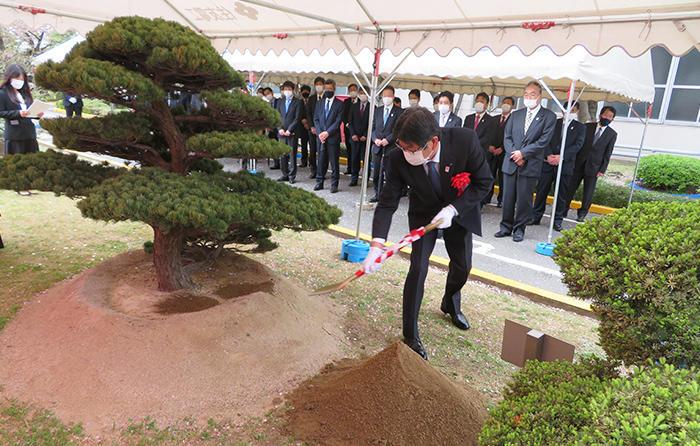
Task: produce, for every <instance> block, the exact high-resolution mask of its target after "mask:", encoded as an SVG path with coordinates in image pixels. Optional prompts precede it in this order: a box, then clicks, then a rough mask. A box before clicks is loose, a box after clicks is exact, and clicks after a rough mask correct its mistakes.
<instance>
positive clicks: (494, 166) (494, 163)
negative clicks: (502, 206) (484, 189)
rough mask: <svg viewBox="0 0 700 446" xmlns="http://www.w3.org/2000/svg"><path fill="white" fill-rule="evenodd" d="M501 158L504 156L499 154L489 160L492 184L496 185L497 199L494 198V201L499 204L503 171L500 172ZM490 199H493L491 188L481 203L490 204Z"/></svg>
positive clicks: (501, 193)
mask: <svg viewBox="0 0 700 446" xmlns="http://www.w3.org/2000/svg"><path fill="white" fill-rule="evenodd" d="M503 157H504V155H503V154H500V155H498V156H492V157H491V159H490V160H489V168H491V176H492V177H493V179H494V183H495V184H498V197H497V198H496V200H498V202H499V203H502V202H503V170H501V169H502V167H503ZM491 198H493V188H491V190H489V193H488V194H486V196H485V197H484V200H483V201H482V203H483V204H488V203H491Z"/></svg>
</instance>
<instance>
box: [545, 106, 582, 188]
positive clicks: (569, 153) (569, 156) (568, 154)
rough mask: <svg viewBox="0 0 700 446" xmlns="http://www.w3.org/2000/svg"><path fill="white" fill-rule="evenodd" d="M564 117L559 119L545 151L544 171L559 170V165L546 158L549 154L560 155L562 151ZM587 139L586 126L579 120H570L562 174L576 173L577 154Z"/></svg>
mask: <svg viewBox="0 0 700 446" xmlns="http://www.w3.org/2000/svg"><path fill="white" fill-rule="evenodd" d="M563 122H564V120H563V119H557V123H556V126H555V127H554V137H553V138H552V142H551V143H550V144H549V147H548V148H547V149H546V150H545V151H544V158H545V161H544V162H543V163H542V171H543V172H544V171H551V170H554V171H556V170H557V166H552V165H551V164H549V163H548V162H547V161H546V159H547V157H548V156H549V155H559V152H561V137H562V133H561V132H562V126H563ZM585 139H586V126H585V125H583V124H581V123H580V122H578V121H571V122H569V128H568V130H567V131H566V144H565V146H564V159H563V161H562V160H561V159H560V160H559V161H560V162H563V165H562V167H561V174H562V175H571V174H573V173H574V165H575V164H576V155H577V154H578V152H579V150H581V148H582V147H583V142H584V140H585Z"/></svg>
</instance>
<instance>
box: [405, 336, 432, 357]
mask: <svg viewBox="0 0 700 446" xmlns="http://www.w3.org/2000/svg"><path fill="white" fill-rule="evenodd" d="M403 343H404V344H406V345H408V346H409V347H410V348H411V350H413V351H414V352H416V353H418V354H419V355H420V357H421V358H423V359H425V360H426V361H427V360H428V354H427V353H426V352H425V347H423V343H421V341H420V339H414V340H410V341H409V340H408V339H404V340H403Z"/></svg>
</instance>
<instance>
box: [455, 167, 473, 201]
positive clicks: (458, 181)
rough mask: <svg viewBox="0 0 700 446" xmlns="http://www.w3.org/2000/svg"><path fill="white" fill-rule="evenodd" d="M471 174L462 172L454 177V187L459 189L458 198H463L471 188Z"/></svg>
mask: <svg viewBox="0 0 700 446" xmlns="http://www.w3.org/2000/svg"><path fill="white" fill-rule="evenodd" d="M469 176H470V174H469V172H462V173H458V174H457V175H455V176H453V177H452V183H451V184H452V187H454V188H455V189H457V196H458V197H461V196H462V194H463V193H464V190H465V189H466V188H467V186H469V183H471V179H470V178H469Z"/></svg>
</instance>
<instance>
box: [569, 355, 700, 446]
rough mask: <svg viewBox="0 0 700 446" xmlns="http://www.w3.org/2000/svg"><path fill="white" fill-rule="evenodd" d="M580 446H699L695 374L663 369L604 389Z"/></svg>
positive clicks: (698, 377) (699, 392)
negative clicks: (603, 445) (602, 445)
mask: <svg viewBox="0 0 700 446" xmlns="http://www.w3.org/2000/svg"><path fill="white" fill-rule="evenodd" d="M586 415H587V418H588V419H589V420H590V424H589V425H587V426H585V427H584V428H583V429H582V430H581V432H580V436H579V440H578V442H577V444H579V445H591V446H593V445H600V444H606V445H619V446H623V445H650V446H651V445H663V446H676V445H678V446H698V445H700V374H698V372H697V370H695V369H691V370H684V369H677V368H675V367H673V366H671V365H668V364H663V363H662V364H661V365H659V366H654V367H645V368H642V369H636V370H633V372H632V374H631V376H629V377H625V378H622V377H621V378H616V379H613V380H612V381H610V382H609V383H606V385H605V388H604V390H603V391H602V392H599V393H597V394H596V395H595V396H594V397H593V398H592V399H591V401H590V404H589V407H588V410H587V411H586Z"/></svg>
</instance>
